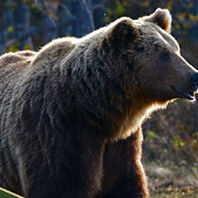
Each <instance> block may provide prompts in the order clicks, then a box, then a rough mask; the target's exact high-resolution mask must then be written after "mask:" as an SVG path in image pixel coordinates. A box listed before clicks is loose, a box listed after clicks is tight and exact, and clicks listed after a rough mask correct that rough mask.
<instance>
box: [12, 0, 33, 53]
mask: <svg viewBox="0 0 198 198" xmlns="http://www.w3.org/2000/svg"><path fill="white" fill-rule="evenodd" d="M16 2H17V6H16V10H15V13H14V21H15V28H16V29H15V38H19V37H20V36H22V35H24V34H25V33H26V32H28V30H29V28H30V12H29V8H28V7H27V6H26V5H24V3H23V0H17V1H16ZM19 45H20V46H18V47H19V48H20V49H23V48H24V47H25V46H27V45H31V38H27V39H24V40H22V41H21V42H20V43H19Z"/></svg>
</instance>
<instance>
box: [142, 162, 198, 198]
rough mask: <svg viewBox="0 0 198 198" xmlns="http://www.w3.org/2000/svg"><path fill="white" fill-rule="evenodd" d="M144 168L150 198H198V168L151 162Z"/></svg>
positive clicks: (187, 165)
mask: <svg viewBox="0 0 198 198" xmlns="http://www.w3.org/2000/svg"><path fill="white" fill-rule="evenodd" d="M145 168H146V171H147V175H148V181H149V184H150V191H151V198H198V188H197V186H198V166H196V165H189V164H183V165H182V166H178V165H175V164H173V163H172V162H166V163H165V164H164V163H163V164H162V163H161V162H152V163H147V166H146V165H145Z"/></svg>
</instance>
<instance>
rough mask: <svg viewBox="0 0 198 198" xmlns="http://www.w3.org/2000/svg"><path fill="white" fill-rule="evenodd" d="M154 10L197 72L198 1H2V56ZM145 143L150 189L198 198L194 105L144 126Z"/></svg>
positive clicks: (197, 113) (176, 107) (175, 108)
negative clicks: (165, 12)
mask: <svg viewBox="0 0 198 198" xmlns="http://www.w3.org/2000/svg"><path fill="white" fill-rule="evenodd" d="M158 7H161V8H168V9H169V10H170V12H171V14H172V16H173V25H172V34H173V36H175V37H176V39H177V40H178V42H179V43H180V45H181V49H182V54H183V56H184V57H185V58H186V59H187V60H188V61H189V62H190V63H191V64H192V65H194V66H195V67H197V69H198V0H159V1H156V0H0V54H3V53H5V52H9V51H17V50H22V49H32V50H38V49H39V48H40V47H42V46H43V45H44V44H46V43H47V42H49V41H50V40H52V39H54V38H57V37H63V36H71V35H72V36H76V37H81V36H83V35H85V34H87V33H89V32H91V31H93V30H94V29H97V28H99V27H101V26H104V25H106V24H108V23H110V22H111V21H113V20H115V19H117V18H119V17H121V16H130V17H132V18H138V17H140V16H143V15H147V14H150V13H152V12H154V10H155V9H156V8H158ZM144 138H145V141H144V145H143V148H144V149H143V161H144V163H145V167H146V170H147V173H148V175H149V178H151V182H149V183H150V184H151V189H152V190H156V189H157V190H158V191H159V192H160V189H161V187H162V189H163V192H164V189H165V187H166V191H167V193H169V194H171V193H175V195H174V196H175V197H198V194H196V193H197V192H195V191H196V189H197V186H198V104H197V102H195V103H194V104H189V102H184V101H178V102H176V103H174V104H171V105H169V107H168V108H167V110H165V111H161V112H157V113H155V114H154V115H153V116H152V119H150V120H148V121H147V122H146V123H145V124H144ZM172 187H174V189H176V192H173V191H172V189H171V188H172ZM177 188H178V189H181V188H182V192H181V193H180V196H179V195H178V196H177V193H179V192H177V191H179V190H177ZM192 189H193V190H192ZM153 196H155V195H153ZM163 196H165V195H162V194H161V195H160V196H159V194H158V195H156V197H163ZM168 197H169V196H168Z"/></svg>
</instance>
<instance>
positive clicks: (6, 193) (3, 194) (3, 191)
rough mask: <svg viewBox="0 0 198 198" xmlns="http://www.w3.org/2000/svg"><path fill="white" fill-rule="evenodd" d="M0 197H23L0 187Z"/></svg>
mask: <svg viewBox="0 0 198 198" xmlns="http://www.w3.org/2000/svg"><path fill="white" fill-rule="evenodd" d="M0 198H23V197H21V196H19V195H17V194H15V193H12V192H10V191H8V190H6V189H3V188H1V187H0Z"/></svg>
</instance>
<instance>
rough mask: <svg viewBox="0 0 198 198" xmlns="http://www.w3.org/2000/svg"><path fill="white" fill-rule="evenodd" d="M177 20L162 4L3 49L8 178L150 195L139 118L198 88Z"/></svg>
mask: <svg viewBox="0 0 198 198" xmlns="http://www.w3.org/2000/svg"><path fill="white" fill-rule="evenodd" d="M170 22H171V17H170V14H169V12H168V11H167V10H161V9H158V10H157V11H156V12H155V13H154V14H152V15H150V16H147V17H146V18H140V19H137V20H132V19H130V18H127V17H124V18H121V19H118V20H117V21H115V22H113V23H111V24H110V25H108V26H107V27H104V28H101V29H99V30H97V31H94V32H93V33H91V34H89V35H87V36H85V37H83V38H81V39H77V38H62V39H57V40H54V41H52V42H51V43H49V44H48V45H46V46H44V47H43V48H42V49H41V50H40V51H38V52H32V51H24V52H18V53H9V54H5V55H3V56H2V57H0V92H1V94H0V137H1V138H0V145H1V147H0V150H1V152H0V178H1V180H0V186H3V187H5V188H8V189H9V190H12V191H15V192H17V193H19V194H21V195H24V196H26V197H29V198H45V197H46V198H47V197H51V198H60V197H68V198H95V197H100V198H101V197H102V198H106V197H108V198H111V197H112V198H122V197H125V198H148V196H149V195H148V194H149V193H148V190H147V182H146V179H145V174H144V170H143V167H142V164H141V161H140V158H141V143H142V134H141V124H142V122H143V121H144V120H145V119H146V118H147V117H148V116H149V114H150V113H151V112H153V111H154V110H156V109H158V108H163V107H164V106H166V104H167V103H168V102H170V101H172V100H174V99H176V98H187V99H192V98H193V92H194V91H195V89H196V86H195V84H194V81H193V82H192V76H195V75H197V72H196V70H195V69H194V68H193V67H192V66H190V65H189V64H188V63H187V62H186V61H185V60H184V59H183V58H182V57H181V55H180V49H179V46H178V44H177V42H176V40H175V39H174V38H173V37H172V36H171V35H170V34H169V33H168V32H167V31H168V30H169V27H170ZM193 79H195V77H193ZM196 79H197V78H196Z"/></svg>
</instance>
